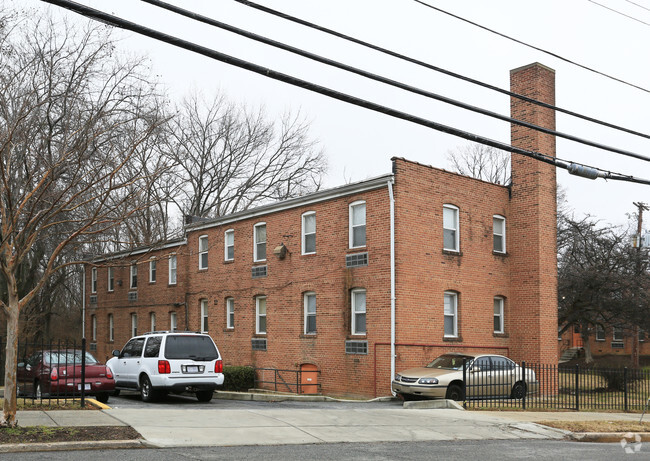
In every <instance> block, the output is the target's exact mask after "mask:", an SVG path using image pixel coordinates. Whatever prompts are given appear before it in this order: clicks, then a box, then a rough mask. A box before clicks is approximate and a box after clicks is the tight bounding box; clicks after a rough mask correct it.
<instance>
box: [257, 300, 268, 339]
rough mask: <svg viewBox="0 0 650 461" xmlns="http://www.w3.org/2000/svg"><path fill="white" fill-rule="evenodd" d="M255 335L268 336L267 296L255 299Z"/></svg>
mask: <svg viewBox="0 0 650 461" xmlns="http://www.w3.org/2000/svg"><path fill="white" fill-rule="evenodd" d="M255 333H257V334H258V335H265V334H266V296H257V297H255Z"/></svg>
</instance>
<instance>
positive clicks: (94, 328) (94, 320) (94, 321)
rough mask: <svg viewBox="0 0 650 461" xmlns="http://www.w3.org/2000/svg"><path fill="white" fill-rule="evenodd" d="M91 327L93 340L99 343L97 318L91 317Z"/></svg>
mask: <svg viewBox="0 0 650 461" xmlns="http://www.w3.org/2000/svg"><path fill="white" fill-rule="evenodd" d="M90 325H91V332H92V333H91V338H92V340H93V341H97V316H96V315H91V316H90Z"/></svg>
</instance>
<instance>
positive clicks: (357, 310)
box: [350, 288, 368, 336]
mask: <svg viewBox="0 0 650 461" xmlns="http://www.w3.org/2000/svg"><path fill="white" fill-rule="evenodd" d="M361 293H363V295H364V303H363V306H359V305H358V304H357V295H358V294H361ZM367 302H368V295H367V292H366V289H365V288H355V289H353V290H352V291H351V292H350V310H351V312H352V321H351V322H350V323H351V324H352V328H351V333H352V334H353V335H362V336H363V335H365V334H367V332H368V315H367V312H368V310H367ZM357 315H363V316H364V320H365V321H364V324H365V325H364V329H363V331H362V330H359V329H358V326H357Z"/></svg>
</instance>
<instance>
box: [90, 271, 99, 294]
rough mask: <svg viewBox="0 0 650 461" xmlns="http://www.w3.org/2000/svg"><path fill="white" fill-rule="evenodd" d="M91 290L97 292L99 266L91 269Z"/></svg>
mask: <svg viewBox="0 0 650 461" xmlns="http://www.w3.org/2000/svg"><path fill="white" fill-rule="evenodd" d="M90 292H91V293H97V268H96V267H93V268H92V269H91V271H90Z"/></svg>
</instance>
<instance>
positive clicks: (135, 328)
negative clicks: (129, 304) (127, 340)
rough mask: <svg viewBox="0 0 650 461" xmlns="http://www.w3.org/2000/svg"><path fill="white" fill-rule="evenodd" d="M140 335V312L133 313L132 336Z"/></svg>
mask: <svg viewBox="0 0 650 461" xmlns="http://www.w3.org/2000/svg"><path fill="white" fill-rule="evenodd" d="M134 336H138V314H131V337H134Z"/></svg>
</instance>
